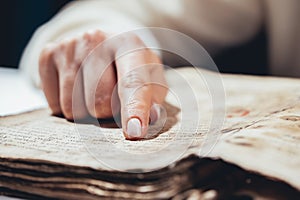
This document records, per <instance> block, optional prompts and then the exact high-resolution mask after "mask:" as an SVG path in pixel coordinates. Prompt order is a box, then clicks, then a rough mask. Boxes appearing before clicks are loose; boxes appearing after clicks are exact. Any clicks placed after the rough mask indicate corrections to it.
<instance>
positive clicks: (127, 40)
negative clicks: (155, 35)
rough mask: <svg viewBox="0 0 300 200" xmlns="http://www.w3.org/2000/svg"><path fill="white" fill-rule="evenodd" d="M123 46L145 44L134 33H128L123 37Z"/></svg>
mask: <svg viewBox="0 0 300 200" xmlns="http://www.w3.org/2000/svg"><path fill="white" fill-rule="evenodd" d="M121 39H122V42H123V44H139V45H142V44H144V43H143V41H142V40H141V38H140V37H139V36H137V35H136V34H134V33H126V34H124V35H123V36H121Z"/></svg>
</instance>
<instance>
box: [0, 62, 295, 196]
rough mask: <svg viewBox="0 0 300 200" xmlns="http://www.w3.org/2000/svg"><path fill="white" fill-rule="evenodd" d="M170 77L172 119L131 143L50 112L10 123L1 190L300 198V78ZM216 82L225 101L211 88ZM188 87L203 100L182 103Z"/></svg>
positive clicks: (1, 154) (0, 161)
mask: <svg viewBox="0 0 300 200" xmlns="http://www.w3.org/2000/svg"><path fill="white" fill-rule="evenodd" d="M174 73H177V75H178V73H179V74H180V77H182V79H181V80H179V79H177V78H174V77H176V75H175V74H174ZM199 74H200V75H201V76H199ZM199 77H205V78H202V79H201V78H199ZM167 79H168V82H169V84H170V93H169V95H168V96H167V98H166V102H165V103H164V105H163V108H164V112H163V113H165V121H163V123H161V124H160V122H157V123H156V124H154V125H153V126H151V128H150V129H149V136H148V137H147V138H145V139H144V140H140V141H128V140H125V139H124V137H123V134H122V131H121V129H120V128H118V127H116V126H114V125H115V124H114V123H113V121H109V120H106V121H102V122H99V124H95V123H89V122H76V123H74V122H68V121H66V120H65V119H63V118H59V117H54V116H51V115H50V112H49V110H47V109H41V110H35V111H32V112H27V113H23V114H19V115H12V116H5V117H1V118H0V194H3V195H9V196H16V197H23V198H30V199H40V198H49V199H52V198H54V199H56V198H57V199H106V198H107V199H111V198H116V199H170V198H173V199H188V198H191V199H239V198H242V199H244V198H246V199H251V197H254V198H257V199H259V198H261V199H263V198H274V199H288V198H294V199H297V198H300V80H298V79H286V78H272V77H255V76H242V75H219V74H217V73H213V72H208V71H205V70H199V69H197V70H196V69H194V68H182V69H178V70H176V72H173V71H168V72H167ZM181 81H184V82H185V83H182V82H181ZM220 81H221V82H220ZM217 82H218V83H222V87H221V89H222V90H223V92H224V96H223V97H222V95H215V94H213V91H212V90H211V88H213V86H214V85H211V86H208V85H209V84H211V83H217ZM187 86H188V87H189V88H187ZM187 90H191V91H193V94H194V95H193V96H185V99H186V102H182V101H180V97H178V95H179V96H180V95H183V96H184V95H187V94H188V93H185V92H187ZM222 90H220V91H222ZM178 93H180V94H178ZM178 99H179V100H178ZM194 100H195V102H196V104H197V106H196V107H195V105H194V104H193V101H194ZM183 104H184V105H183ZM185 106H186V107H185ZM183 112H185V113H183ZM186 113H188V114H186ZM214 122H217V124H214ZM157 124H158V125H157ZM159 125H162V126H159ZM151 131H152V132H151Z"/></svg>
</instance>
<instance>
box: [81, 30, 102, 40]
mask: <svg viewBox="0 0 300 200" xmlns="http://www.w3.org/2000/svg"><path fill="white" fill-rule="evenodd" d="M105 37H106V36H105V33H104V32H102V31H100V30H98V29H93V30H89V31H87V32H85V33H84V34H83V39H85V40H86V41H87V42H97V43H98V42H101V41H103V40H104V39H105Z"/></svg>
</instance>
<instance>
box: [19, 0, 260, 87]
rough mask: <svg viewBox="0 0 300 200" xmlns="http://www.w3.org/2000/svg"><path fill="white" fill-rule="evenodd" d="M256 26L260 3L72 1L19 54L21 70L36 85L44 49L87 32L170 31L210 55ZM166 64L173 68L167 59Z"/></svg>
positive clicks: (174, 45) (147, 36)
mask: <svg viewBox="0 0 300 200" xmlns="http://www.w3.org/2000/svg"><path fill="white" fill-rule="evenodd" d="M261 24H262V12H261V2H260V0H243V1H228V0H210V1H200V0H189V1H186V0H163V1H157V0H82V1H75V2H73V3H71V4H69V5H68V6H67V7H66V8H64V9H63V10H62V11H61V12H59V13H58V14H57V15H56V16H55V17H54V18H53V19H52V20H50V21H49V22H48V23H46V24H45V25H43V26H42V27H40V28H39V29H38V30H37V31H36V32H35V34H34V36H33V37H32V39H31V40H30V42H29V44H28V46H27V47H26V49H25V51H24V53H23V56H22V58H21V62H20V68H21V69H23V71H24V72H25V73H26V74H28V75H29V76H30V77H31V79H32V80H33V81H34V83H35V84H37V83H39V75H38V58H39V54H40V52H41V50H42V48H43V47H44V45H45V44H46V43H48V42H53V41H56V40H58V39H60V38H63V37H64V36H66V35H72V34H78V33H79V32H83V31H86V30H88V29H92V28H98V29H100V30H103V31H104V32H114V33H120V32H125V31H129V30H132V29H137V28H141V27H161V28H166V29H172V30H175V31H179V32H181V33H184V34H186V35H188V36H190V37H192V38H193V39H195V40H196V41H197V42H199V43H200V44H201V45H203V46H204V47H205V48H206V49H207V50H208V51H209V52H210V53H213V52H215V51H218V50H219V49H221V48H225V47H228V46H231V45H237V44H239V43H241V42H244V41H246V40H248V39H249V38H251V37H252V36H253V35H254V34H255V33H256V32H257V30H258V29H259V28H260V26H261ZM143 33H145V31H144V32H143ZM139 36H140V37H141V39H142V40H143V41H144V42H145V43H146V45H148V44H150V45H151V44H152V43H157V41H163V42H164V43H168V44H169V45H170V46H171V48H172V49H177V48H181V49H188V48H189V47H188V46H186V45H185V44H184V42H182V41H176V39H174V38H172V37H169V35H166V34H162V35H158V36H157V35H155V38H154V37H153V36H152V34H151V33H150V32H149V33H145V34H142V35H139ZM156 39H157V40H156ZM155 46H159V44H158V45H155ZM167 60H168V62H170V63H172V58H170V59H169V58H167Z"/></svg>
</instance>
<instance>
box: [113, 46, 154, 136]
mask: <svg viewBox="0 0 300 200" xmlns="http://www.w3.org/2000/svg"><path fill="white" fill-rule="evenodd" d="M148 51H149V50H146V49H143V50H138V51H135V52H131V53H128V54H126V55H124V56H122V57H121V58H119V59H118V60H117V61H116V67H117V76H118V94H119V97H120V103H121V118H122V127H123V131H124V135H125V137H126V138H127V139H139V138H143V137H144V136H145V135H146V134H147V129H148V124H149V115H150V108H151V105H152V98H153V91H152V86H151V84H150V81H151V78H150V70H149V68H150V66H149V65H151V64H152V62H153V61H152V60H151V56H150V55H149V52H148Z"/></svg>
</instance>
